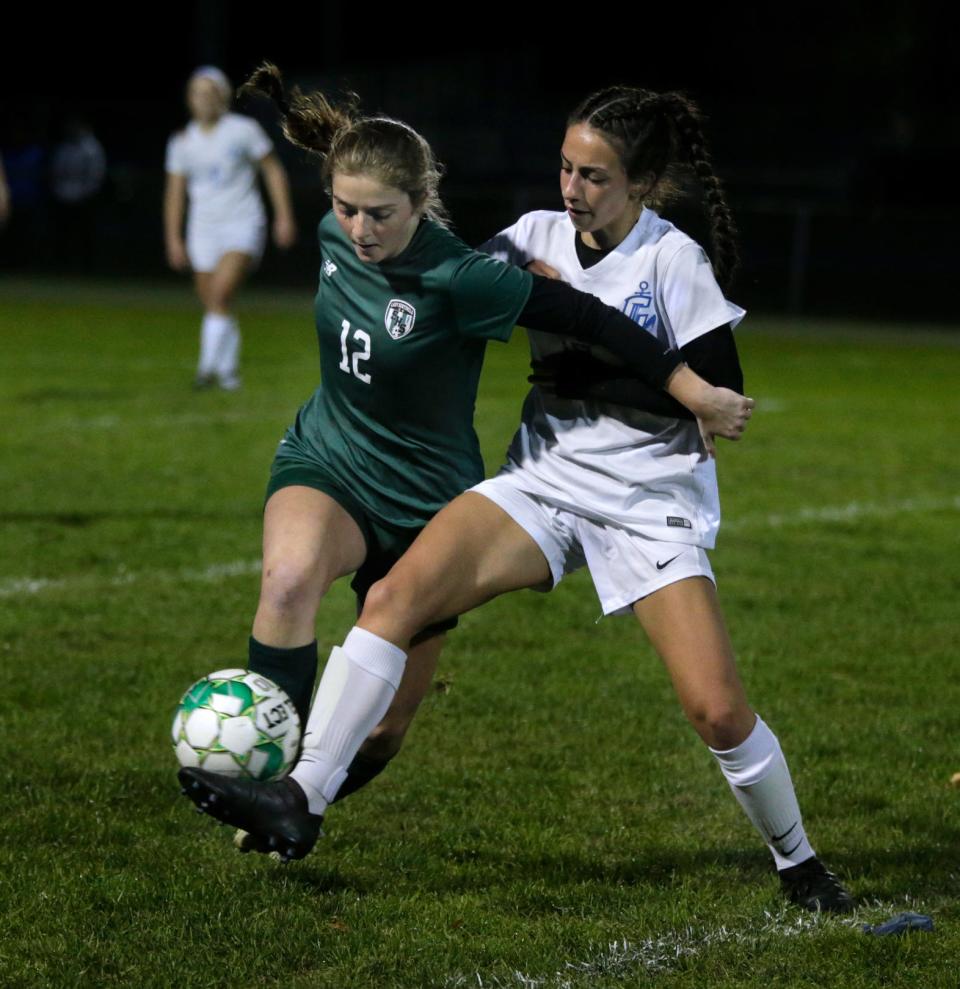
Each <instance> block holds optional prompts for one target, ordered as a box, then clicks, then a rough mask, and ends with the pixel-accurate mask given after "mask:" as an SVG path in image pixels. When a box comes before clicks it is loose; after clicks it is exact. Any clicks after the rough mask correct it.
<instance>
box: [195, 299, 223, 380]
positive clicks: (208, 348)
mask: <svg viewBox="0 0 960 989" xmlns="http://www.w3.org/2000/svg"><path fill="white" fill-rule="evenodd" d="M230 323H231V319H230V317H229V316H224V315H222V314H221V313H215V312H208V313H204V315H203V322H202V323H201V324H200V361H199V362H198V364H197V375H198V376H200V377H205V376H207V375H210V374H218V373H219V364H220V352H221V350H222V348H223V338H224V335H225V334H226V335H228V334H229V333H230Z"/></svg>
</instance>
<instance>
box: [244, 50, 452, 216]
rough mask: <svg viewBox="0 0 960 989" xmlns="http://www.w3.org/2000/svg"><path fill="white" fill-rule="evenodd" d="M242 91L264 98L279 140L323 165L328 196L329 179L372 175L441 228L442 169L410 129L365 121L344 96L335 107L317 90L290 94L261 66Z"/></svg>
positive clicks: (273, 70) (273, 71)
mask: <svg viewBox="0 0 960 989" xmlns="http://www.w3.org/2000/svg"><path fill="white" fill-rule="evenodd" d="M240 92H241V93H259V94H260V95H262V96H267V97H269V98H270V99H271V100H272V101H273V102H274V103H275V104H276V106H277V108H278V109H279V111H280V114H281V123H282V128H283V133H284V136H285V137H286V138H287V140H288V141H290V143H291V144H294V145H296V146H297V147H298V148H302V149H304V150H305V151H309V152H310V153H311V154H313V155H315V156H316V157H318V158H319V159H320V161H321V162H322V173H321V174H322V178H323V183H324V188H325V189H326V190H327V193H328V194H329V193H330V192H331V188H332V182H333V175H334V173H336V172H339V173H341V174H343V175H372V176H374V177H375V178H376V179H377V180H378V181H379V182H381V183H383V185H386V186H392V187H393V188H395V189H400V190H402V191H403V192H405V193H407V195H408V196H409V197H410V201H411V203H412V204H413V206H414V208H416V209H419V208H421V207H422V208H423V210H424V213H425V214H426V215H427V216H429V217H430V218H431V219H432V220H435V221H437V222H438V223H440V224H442V225H444V226H446V225H447V223H448V220H447V212H446V209H445V208H444V205H443V203H442V202H441V200H440V195H439V193H438V186H439V184H440V176H441V174H442V166H441V165H440V163H439V162H438V161H437V159H436V158H435V157H434V154H433V149H432V148H431V147H430V145H429V144H428V143H427V141H426V140H425V139H424V138H423V137H421V136H420V134H418V133H417V132H416V131H415V130H414V129H413V128H412V127H410V126H408V125H407V124H405V123H403V122H402V121H400V120H393V119H392V118H390V117H365V116H363V115H362V114H361V112H360V107H359V99H358V98H357V97H356V96H355V95H352V94H351V95H350V96H348V97H347V98H346V99H345V100H343V101H342V102H341V103H340V104H339V105H338V104H335V103H333V102H331V101H330V100H329V99H327V97H326V96H325V95H324V94H323V93H321V92H312V93H304V92H302V91H301V90H300V88H299V87H297V86H294V87H293V89H291V90H290V91H289V92H288V91H287V90H286V88H285V87H284V85H283V79H282V77H281V75H280V70H279V69H278V68H277V67H276V66H275V65H273V64H271V63H270V62H264V63H263V64H262V65H261V66H260V67H259V68H258V69H256V70H255V71H254V73H253V74H252V75H251V76H250V78H249V79H248V80H247V81H246V82H245V83H244V84H243V86H241V87H240Z"/></svg>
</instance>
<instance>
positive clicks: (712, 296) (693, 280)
mask: <svg viewBox="0 0 960 989" xmlns="http://www.w3.org/2000/svg"><path fill="white" fill-rule="evenodd" d="M662 268H663V270H662V271H658V278H657V289H658V294H659V298H658V299H657V308H658V309H659V310H660V314H661V317H662V319H663V321H664V323H665V324H666V326H667V329H668V330H669V331H670V334H671V335H672V337H673V339H674V340H675V341H676V344H677V346H678V347H683V346H685V345H686V344H688V343H690V341H691V340H696V339H697V337H700V336H703V334H704V333H709V332H710V331H711V330H715V329H716V328H717V327H718V326H723V325H724V324H726V323H729V324H730V325H731V326H734V327H735V326H736V325H737V324H738V323H739V322H740V320H742V319H743V317H744V315H745V310H743V309H741V308H740V306H737V305H734V303H732V302H729V301H727V299H725V298H724V296H723V292H721V291H720V286H719V285H718V284H717V280H716V278H715V277H714V275H713V268H712V267H711V266H710V261H709V259H708V258H707V255H706V252H705V251H704V250H703V248H702V247H701V246H700V245H699V244H697V243H696V242H695V241H688V242H687V243H685V244H683V245H682V246H681V247H680V248H679V249H678V250H676V251H675V252H673V253H672V254H670V255H669V256H668V257H667V258H666V260H665V262H664V263H663V265H662Z"/></svg>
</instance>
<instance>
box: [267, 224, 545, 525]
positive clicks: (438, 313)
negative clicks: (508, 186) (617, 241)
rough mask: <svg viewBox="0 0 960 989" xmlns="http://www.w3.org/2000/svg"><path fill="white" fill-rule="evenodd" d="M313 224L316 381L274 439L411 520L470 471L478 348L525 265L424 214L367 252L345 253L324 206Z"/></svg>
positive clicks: (374, 512)
mask: <svg viewBox="0 0 960 989" xmlns="http://www.w3.org/2000/svg"><path fill="white" fill-rule="evenodd" d="M319 238H320V253H321V269H320V286H319V290H318V292H317V298H316V307H315V309H316V323H317V337H318V341H319V344H320V368H321V385H320V387H319V388H318V389H317V391H316V392H315V393H314V394H313V396H312V397H311V398H310V399H309V401H308V402H307V403H306V404H305V405H304V406H303V408H301V410H300V413H299V415H298V416H297V422H296V425H295V427H294V428H293V430H291V432H290V434H288V437H287V439H286V440H285V442H288V443H290V444H292V445H295V446H296V447H297V448H298V449H297V451H296V452H297V455H298V456H306V457H308V458H309V459H310V460H311V461H313V462H315V463H317V464H318V465H320V466H321V467H322V468H323V469H324V470H326V471H329V472H330V474H331V476H333V477H334V478H336V479H337V481H338V482H339V483H340V484H341V485H343V486H344V487H345V488H346V490H348V491H349V492H350V493H351V494H352V495H353V496H354V497H355V498H356V499H357V501H358V502H359V503H360V504H361V505H362V506H363V508H364V510H365V511H366V512H368V513H369V515H370V517H371V518H372V519H375V520H378V521H379V522H381V523H385V524H386V525H388V526H391V527H397V528H401V529H410V528H419V527H421V526H423V525H424V524H425V523H426V522H427V521H428V520H429V519H430V518H431V517H432V516H433V515H434V514H436V512H437V511H439V509H440V508H442V507H443V506H444V505H445V504H446V503H447V502H448V501H450V500H451V499H452V498H454V497H456V495H458V494H459V493H460V492H461V491H463V490H464V489H466V488H468V487H470V486H471V485H473V484H476V483H478V482H479V481H481V480H482V479H483V462H482V460H481V457H480V446H479V443H478V441H477V436H476V433H475V432H474V429H473V413H474V403H475V400H476V394H477V385H478V382H479V378H480V370H481V366H482V364H483V354H484V348H485V346H486V342H487V340H490V339H494V340H502V341H505V340H507V339H508V338H509V336H510V333H511V331H512V329H513V326H514V322H515V320H516V318H517V316H518V315H519V313H520V311H521V310H522V309H523V306H524V304H525V303H526V301H527V297H528V296H529V294H530V287H531V284H532V278H531V276H530V275H529V274H528V273H527V272H525V271H522V270H521V269H519V268H515V267H512V266H510V265H506V264H502V263H500V262H498V261H494V260H493V259H491V258H489V257H487V256H486V255H483V254H478V253H477V252H476V251H473V250H471V249H470V248H469V247H468V246H467V245H466V244H464V243H463V242H462V241H461V240H459V239H458V238H457V237H456V236H454V235H453V234H452V233H450V231H448V230H446V229H445V228H443V227H442V226H440V225H439V224H437V223H435V222H434V221H432V220H430V219H424V220H423V221H422V222H421V224H420V226H419V228H418V229H417V232H416V233H415V234H414V236H413V239H412V240H411V242H410V244H409V246H408V247H407V248H406V249H405V250H404V251H403V252H402V253H401V254H399V255H398V256H397V257H395V258H390V259H388V260H386V261H383V262H381V263H380V264H372V263H370V262H363V261H361V260H360V259H359V258H358V257H357V256H356V253H355V252H354V249H353V246H352V245H351V243H350V241H349V239H348V238H346V237H345V236H344V234H343V232H342V231H341V230H340V226H339V224H338V223H337V220H336V217H335V216H334V214H333V213H332V212H331V213H328V214H327V215H326V216H325V217H324V218H323V220H322V221H321V222H320V228H319ZM289 452H290V453H293V452H294V451H292V450H290V451H289ZM278 454H279V455H280V456H281V457H282V456H283V454H284V446H283V445H281V448H280V451H278Z"/></svg>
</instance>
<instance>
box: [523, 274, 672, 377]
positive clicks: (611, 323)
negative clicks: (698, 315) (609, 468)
mask: <svg viewBox="0 0 960 989" xmlns="http://www.w3.org/2000/svg"><path fill="white" fill-rule="evenodd" d="M517 322H518V323H519V324H520V325H521V326H526V327H527V328H528V329H531V330H539V331H541V332H543V333H558V334H560V335H562V336H568V337H573V338H574V339H575V340H583V341H585V342H586V343H591V344H596V345H598V346H601V347H605V348H606V349H607V350H609V351H610V352H611V353H613V354H616V355H617V357H619V358H620V359H621V360H622V361H624V362H625V363H626V364H628V365H629V366H630V369H631V371H634V372H635V373H636V374H638V375H639V376H640V377H641V378H642V380H644V381H646V382H647V383H648V384H650V385H651V386H652V387H654V388H662V387H663V385H664V384H665V383H666V381H667V379H668V378H669V377H670V375H671V374H673V372H674V371H675V370H676V368H677V367H679V366H680V364H681V363H682V361H681V359H680V355H679V354H678V353H677V352H676V351H675V350H669V349H665V348H664V347H663V346H662V345H661V344H660V342H659V341H658V340H657V339H656V338H655V337H652V336H651V335H650V334H649V333H645V332H644V331H643V330H640V329H639V328H638V327H637V324H636V323H634V322H633V320H631V319H629V318H628V317H627V316H624V314H623V313H622V312H619V311H618V310H616V309H613V308H612V307H611V306H606V305H604V304H603V303H602V302H601V301H600V300H599V299H597V298H596V297H595V296H592V295H588V294H587V293H586V292H579V291H577V289H575V288H571V287H570V286H569V285H567V283H566V282H561V281H557V280H556V279H552V278H542V277H541V276H539V275H534V276H533V286H532V288H531V289H530V298H529V299H527V304H526V305H525V306H524V307H523V309H522V311H521V312H520V315H519V316H518V317H517Z"/></svg>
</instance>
